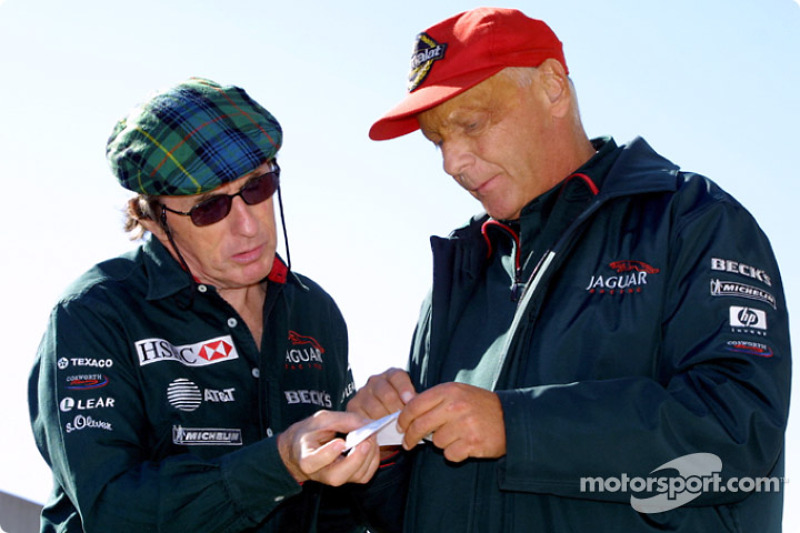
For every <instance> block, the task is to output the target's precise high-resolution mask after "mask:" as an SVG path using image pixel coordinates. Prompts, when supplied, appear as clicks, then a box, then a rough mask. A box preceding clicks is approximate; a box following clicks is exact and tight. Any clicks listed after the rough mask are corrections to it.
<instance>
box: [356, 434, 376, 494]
mask: <svg viewBox="0 0 800 533" xmlns="http://www.w3.org/2000/svg"><path fill="white" fill-rule="evenodd" d="M352 453H355V454H359V455H362V456H363V459H362V462H361V466H360V467H359V468H358V470H356V471H355V472H354V473H353V475H352V476H351V478H350V480H349V482H351V483H366V482H368V481H369V480H370V479H372V476H373V475H375V471H376V470H377V469H378V466H379V465H380V453H379V448H378V443H377V440H376V439H375V438H374V437H373V438H370V439H368V440H367V441H364V442H362V443H361V444H359V445H358V446H356V448H354V449H353V451H352Z"/></svg>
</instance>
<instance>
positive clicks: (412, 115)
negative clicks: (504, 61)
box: [369, 66, 505, 141]
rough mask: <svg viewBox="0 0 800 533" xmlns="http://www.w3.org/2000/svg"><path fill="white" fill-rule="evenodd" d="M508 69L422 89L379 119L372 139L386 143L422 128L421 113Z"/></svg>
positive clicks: (371, 132)
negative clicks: (419, 118) (419, 115)
mask: <svg viewBox="0 0 800 533" xmlns="http://www.w3.org/2000/svg"><path fill="white" fill-rule="evenodd" d="M504 68H505V66H493V67H492V68H488V69H483V70H477V71H473V72H469V73H466V74H463V75H461V76H458V77H456V78H452V79H449V80H444V81H442V82H440V83H439V84H437V85H429V86H425V87H420V88H419V89H417V90H415V91H414V92H412V93H409V94H408V96H406V98H405V99H404V100H403V101H401V102H400V103H399V104H397V105H396V106H395V107H393V108H392V109H391V110H390V111H389V112H388V113H386V114H385V115H383V116H382V117H381V118H380V119H378V121H377V122H375V123H374V124H373V125H372V127H371V128H370V129H369V138H370V139H372V140H373V141H385V140H388V139H394V138H395V137H400V136H401V135H406V134H407V133H411V132H412V131H414V130H417V129H419V122H418V121H417V115H418V114H420V113H422V112H423V111H427V110H428V109H431V108H433V107H436V106H437V105H439V104H441V103H442V102H445V101H447V100H449V99H450V98H453V97H454V96H456V95H458V94H461V93H463V92H464V91H466V90H467V89H470V88H472V87H474V86H475V85H477V84H478V83H480V82H482V81H483V80H485V79H487V78H489V77H491V76H493V75H495V74H497V73H498V72H500V71H501V70H503V69H504Z"/></svg>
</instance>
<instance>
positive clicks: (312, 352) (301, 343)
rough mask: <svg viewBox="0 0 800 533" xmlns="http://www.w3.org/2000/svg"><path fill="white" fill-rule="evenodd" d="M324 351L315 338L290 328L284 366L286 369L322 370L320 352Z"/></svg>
mask: <svg viewBox="0 0 800 533" xmlns="http://www.w3.org/2000/svg"><path fill="white" fill-rule="evenodd" d="M324 353H325V348H323V347H322V345H321V344H320V343H319V341H318V340H317V339H315V338H314V337H310V336H308V335H301V334H300V333H297V332H296V331H291V330H290V331H289V347H288V349H287V350H286V361H285V367H286V369H287V370H303V369H317V370H322V365H323V360H322V354H324Z"/></svg>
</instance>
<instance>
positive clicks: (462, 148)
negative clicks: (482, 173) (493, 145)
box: [441, 140, 475, 185]
mask: <svg viewBox="0 0 800 533" xmlns="http://www.w3.org/2000/svg"><path fill="white" fill-rule="evenodd" d="M441 151H442V166H443V167H444V171H445V172H447V173H448V174H450V175H451V176H453V177H454V178H455V179H456V181H458V182H459V183H461V180H459V178H458V176H459V174H463V173H465V172H466V171H467V170H468V169H469V167H470V165H472V163H474V162H475V156H474V155H473V153H472V151H471V150H470V149H469V146H467V143H466V142H463V141H460V140H458V141H457V140H452V141H451V140H448V141H446V142H443V143H442V144H441ZM462 185H463V183H462Z"/></svg>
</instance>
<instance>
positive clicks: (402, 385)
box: [387, 368, 417, 412]
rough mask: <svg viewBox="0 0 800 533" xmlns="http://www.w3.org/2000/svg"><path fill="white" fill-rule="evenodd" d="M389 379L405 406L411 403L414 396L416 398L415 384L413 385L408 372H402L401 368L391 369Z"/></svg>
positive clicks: (388, 374)
mask: <svg viewBox="0 0 800 533" xmlns="http://www.w3.org/2000/svg"><path fill="white" fill-rule="evenodd" d="M387 378H388V380H389V383H391V384H392V387H394V389H395V390H396V391H397V394H398V396H399V397H400V401H402V402H403V405H405V404H407V403H408V402H410V401H411V400H412V399H413V398H414V396H416V394H417V391H416V389H414V384H413V383H411V377H409V375H408V372H406V371H405V370H400V369H399V368H392V369H389V371H388V373H387ZM392 412H394V411H392Z"/></svg>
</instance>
